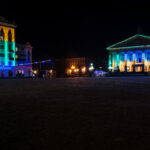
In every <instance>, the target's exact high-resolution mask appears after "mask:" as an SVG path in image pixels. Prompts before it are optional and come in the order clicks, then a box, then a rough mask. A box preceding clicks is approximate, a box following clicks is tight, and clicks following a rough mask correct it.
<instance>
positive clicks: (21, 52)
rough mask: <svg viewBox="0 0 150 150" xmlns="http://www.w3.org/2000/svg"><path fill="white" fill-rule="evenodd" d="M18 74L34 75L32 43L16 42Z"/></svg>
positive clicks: (19, 75)
mask: <svg viewBox="0 0 150 150" xmlns="http://www.w3.org/2000/svg"><path fill="white" fill-rule="evenodd" d="M15 71H16V76H17V77H22V76H24V77H31V76H32V46H31V45H30V43H26V44H24V45H23V44H16V67H15Z"/></svg>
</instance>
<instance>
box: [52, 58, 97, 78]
mask: <svg viewBox="0 0 150 150" xmlns="http://www.w3.org/2000/svg"><path fill="white" fill-rule="evenodd" d="M53 69H54V70H55V72H56V77H80V76H84V77H86V76H90V74H91V73H92V72H93V71H94V64H93V59H90V58H86V57H79V58H64V59H56V60H54V61H53Z"/></svg>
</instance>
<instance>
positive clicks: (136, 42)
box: [107, 34, 150, 50]
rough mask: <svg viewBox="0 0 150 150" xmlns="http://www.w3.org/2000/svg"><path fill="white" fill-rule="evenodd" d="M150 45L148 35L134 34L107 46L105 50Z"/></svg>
mask: <svg viewBox="0 0 150 150" xmlns="http://www.w3.org/2000/svg"><path fill="white" fill-rule="evenodd" d="M145 47H150V36H145V35H141V34H136V35H134V36H132V37H130V38H127V39H125V40H123V41H121V42H118V43H116V44H113V45H111V46H109V47H107V50H117V49H128V48H130V49H131V48H145Z"/></svg>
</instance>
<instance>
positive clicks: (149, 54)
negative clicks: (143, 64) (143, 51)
mask: <svg viewBox="0 0 150 150" xmlns="http://www.w3.org/2000/svg"><path fill="white" fill-rule="evenodd" d="M147 60H148V61H150V52H149V53H147Z"/></svg>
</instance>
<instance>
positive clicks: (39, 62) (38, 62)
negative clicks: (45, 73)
mask: <svg viewBox="0 0 150 150" xmlns="http://www.w3.org/2000/svg"><path fill="white" fill-rule="evenodd" d="M46 62H49V63H50V62H52V60H51V59H48V60H42V61H35V62H31V63H23V64H18V66H25V65H33V64H41V63H46Z"/></svg>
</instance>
